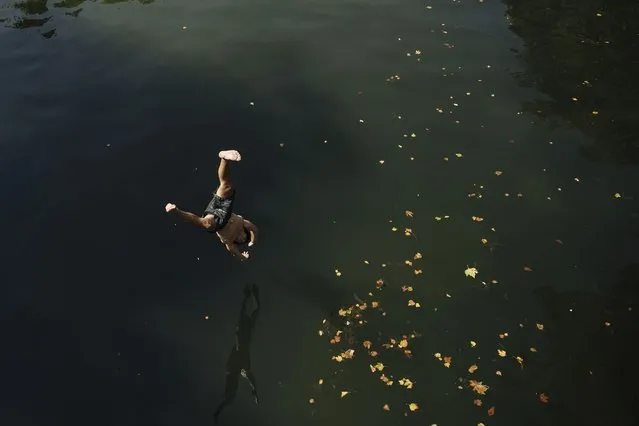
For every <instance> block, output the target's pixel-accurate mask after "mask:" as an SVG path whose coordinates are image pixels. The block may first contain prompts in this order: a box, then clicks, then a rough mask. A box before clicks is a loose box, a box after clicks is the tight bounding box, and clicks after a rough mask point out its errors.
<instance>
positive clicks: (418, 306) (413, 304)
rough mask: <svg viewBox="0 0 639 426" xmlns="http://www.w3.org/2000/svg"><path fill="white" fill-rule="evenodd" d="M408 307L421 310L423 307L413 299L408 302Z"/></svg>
mask: <svg viewBox="0 0 639 426" xmlns="http://www.w3.org/2000/svg"><path fill="white" fill-rule="evenodd" d="M408 306H414V307H415V308H421V305H420V304H419V303H418V302H415V301H414V300H413V299H411V300H409V301H408Z"/></svg>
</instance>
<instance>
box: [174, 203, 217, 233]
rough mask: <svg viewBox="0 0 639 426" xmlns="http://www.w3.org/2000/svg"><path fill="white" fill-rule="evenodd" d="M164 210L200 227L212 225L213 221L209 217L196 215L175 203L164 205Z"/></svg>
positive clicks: (207, 227)
mask: <svg viewBox="0 0 639 426" xmlns="http://www.w3.org/2000/svg"><path fill="white" fill-rule="evenodd" d="M164 210H166V212H167V213H170V214H172V215H175V216H177V217H179V218H180V219H182V220H184V221H185V222H189V223H192V224H193V225H195V226H197V227H199V228H204V229H209V228H210V227H211V226H212V224H211V222H210V221H209V220H208V219H204V218H202V217H200V216H197V215H194V214H193V213H191V212H187V211H183V210H180V209H178V208H177V206H176V205H175V204H171V203H168V204H167V205H166V206H165V207H164Z"/></svg>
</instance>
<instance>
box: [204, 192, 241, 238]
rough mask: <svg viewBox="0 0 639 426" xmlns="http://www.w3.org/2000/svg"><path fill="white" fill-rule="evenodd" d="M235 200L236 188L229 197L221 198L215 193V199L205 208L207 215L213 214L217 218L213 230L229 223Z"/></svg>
mask: <svg viewBox="0 0 639 426" xmlns="http://www.w3.org/2000/svg"><path fill="white" fill-rule="evenodd" d="M233 200H235V190H234V191H233V192H232V193H231V196H230V197H228V198H221V197H219V196H218V195H217V194H213V199H211V201H209V204H208V206H206V209H204V215H205V216H206V215H207V214H212V215H213V217H214V218H215V229H214V230H213V231H212V232H215V231H218V230H220V229H222V228H224V227H225V226H226V224H227V223H228V221H229V218H230V217H231V213H233Z"/></svg>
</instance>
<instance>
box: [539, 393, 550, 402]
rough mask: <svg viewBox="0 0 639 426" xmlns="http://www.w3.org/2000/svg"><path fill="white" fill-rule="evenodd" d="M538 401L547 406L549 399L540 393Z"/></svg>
mask: <svg viewBox="0 0 639 426" xmlns="http://www.w3.org/2000/svg"><path fill="white" fill-rule="evenodd" d="M539 400H540V401H541V402H543V403H544V404H547V403H548V401H549V400H550V399H549V398H548V395H546V394H545V393H540V394H539Z"/></svg>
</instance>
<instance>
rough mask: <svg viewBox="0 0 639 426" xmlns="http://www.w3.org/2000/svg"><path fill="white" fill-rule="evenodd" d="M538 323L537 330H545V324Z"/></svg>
mask: <svg viewBox="0 0 639 426" xmlns="http://www.w3.org/2000/svg"><path fill="white" fill-rule="evenodd" d="M536 325H537V330H543V329H544V325H543V324H540V323H537V324H536Z"/></svg>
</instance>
